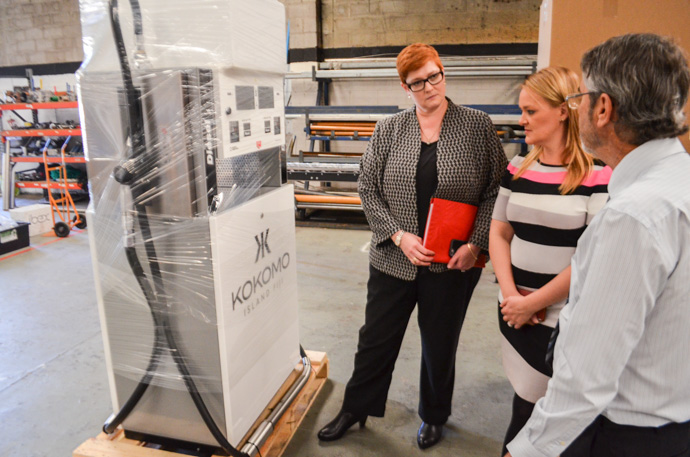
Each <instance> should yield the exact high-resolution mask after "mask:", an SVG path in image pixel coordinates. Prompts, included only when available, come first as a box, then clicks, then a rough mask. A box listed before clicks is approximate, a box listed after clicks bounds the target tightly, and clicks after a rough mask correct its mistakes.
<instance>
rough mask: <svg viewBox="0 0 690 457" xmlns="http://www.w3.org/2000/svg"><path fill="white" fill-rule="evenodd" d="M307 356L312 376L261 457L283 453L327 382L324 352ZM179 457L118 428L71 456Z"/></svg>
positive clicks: (83, 445) (283, 389)
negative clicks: (130, 437) (135, 438)
mask: <svg viewBox="0 0 690 457" xmlns="http://www.w3.org/2000/svg"><path fill="white" fill-rule="evenodd" d="M306 353H307V356H308V357H309V360H310V361H311V366H312V373H311V375H310V377H309V380H308V381H307V383H306V385H305V386H304V387H303V388H302V390H301V392H300V393H299V395H297V397H296V398H295V400H294V401H293V402H292V404H291V405H290V407H289V408H288V410H287V411H285V414H283V416H282V417H281V418H280V420H279V421H278V424H277V425H276V428H275V430H274V431H273V433H271V435H270V436H269V437H268V439H267V441H266V443H264V445H263V446H261V456H262V457H279V456H281V455H282V454H283V451H285V448H286V447H287V445H288V444H289V443H290V440H291V439H292V436H293V435H294V434H295V432H296V431H297V428H298V427H299V426H300V424H301V423H302V420H303V419H304V416H305V415H306V414H307V411H309V408H311V405H312V404H313V403H314V400H315V399H316V397H317V395H318V394H319V392H320V391H321V388H322V387H323V385H324V383H325V382H326V379H328V357H327V356H326V353H325V352H315V351H306ZM300 370H301V365H300ZM298 374H299V371H298V370H297V369H296V370H295V372H294V373H293V375H292V376H290V378H289V379H288V380H287V381H286V382H285V384H284V385H283V387H282V388H281V389H280V390H279V391H278V393H277V394H276V397H275V398H274V401H272V402H271V404H269V408H268V409H267V410H266V411H265V412H264V414H262V416H261V417H260V418H259V419H258V420H257V422H256V424H255V426H256V425H257V424H258V423H260V422H261V421H262V420H263V419H264V418H265V417H266V416H268V414H269V413H270V408H271V407H272V405H274V404H275V400H277V399H279V398H280V396H282V393H283V392H285V391H287V390H288V389H289V388H290V385H291V384H292V381H294V379H295V378H296V377H297V375H298ZM254 428H255V427H252V430H250V431H249V433H247V436H250V435H251V433H253V431H254V430H253V429H254ZM243 441H244V440H243ZM152 446H153V447H152ZM240 448H241V446H240ZM180 455H181V454H178V453H175V452H169V451H163V450H160V449H156V447H155V444H153V443H146V442H142V441H136V440H131V439H129V438H126V437H125V434H124V431H123V430H122V429H121V428H118V430H117V431H115V433H113V434H112V435H107V434H105V433H100V434H99V435H98V436H97V437H95V438H89V439H88V440H86V441H85V442H83V443H82V444H81V445H80V446H79V447H78V448H77V449H75V450H74V452H73V453H72V457H180ZM213 457H216V456H213Z"/></svg>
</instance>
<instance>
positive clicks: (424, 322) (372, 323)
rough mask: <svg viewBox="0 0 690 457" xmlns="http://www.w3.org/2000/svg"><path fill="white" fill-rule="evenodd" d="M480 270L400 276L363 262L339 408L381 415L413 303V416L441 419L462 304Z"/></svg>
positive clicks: (450, 394) (432, 421) (447, 405)
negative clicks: (418, 345)
mask: <svg viewBox="0 0 690 457" xmlns="http://www.w3.org/2000/svg"><path fill="white" fill-rule="evenodd" d="M480 276H481V269H479V268H472V269H471V270H469V271H467V272H465V273H462V272H460V271H457V270H449V271H446V272H444V273H431V272H430V271H429V270H428V268H420V269H419V272H418V274H417V279H415V280H414V281H403V280H401V279H398V278H395V277H393V276H390V275H387V274H385V273H382V272H380V271H378V270H377V269H375V268H373V267H371V266H370V267H369V282H368V285H367V304H366V310H365V321H364V325H363V326H362V328H361V329H360V330H359V342H358V344H357V353H356V355H355V368H354V371H353V373H352V377H351V378H350V381H349V382H348V383H347V387H346V388H345V399H344V400H343V410H344V411H347V412H350V413H353V414H355V415H365V414H366V415H368V416H378V417H383V415H384V412H385V408H386V398H387V396H388V388H389V387H390V383H391V379H392V377H393V369H394V367H395V361H396V360H397V358H398V353H399V352H400V346H401V344H402V340H403V336H404V335H405V329H406V328H407V324H408V322H409V320H410V315H411V314H412V311H413V310H414V307H415V305H418V309H417V316H418V323H419V330H420V334H421V339H422V362H421V373H420V389H419V390H420V393H419V416H420V417H421V418H422V420H423V421H424V422H427V423H429V424H434V425H441V424H444V423H445V422H446V421H447V420H448V416H450V409H451V400H452V397H453V386H454V382H455V355H456V351H457V347H458V340H459V338H460V329H461V328H462V323H463V321H464V320H465V313H466V311H467V305H468V304H469V302H470V298H471V297H472V292H473V291H474V288H475V286H476V285H477V283H478V282H479V277H480Z"/></svg>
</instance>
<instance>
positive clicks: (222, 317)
mask: <svg viewBox="0 0 690 457" xmlns="http://www.w3.org/2000/svg"><path fill="white" fill-rule="evenodd" d="M293 206H294V192H293V189H292V186H283V187H281V188H279V189H276V190H274V191H271V192H269V193H267V194H265V195H262V196H260V197H256V198H254V199H252V200H250V201H249V202H247V203H245V204H243V205H240V206H238V207H235V208H233V209H231V210H228V211H226V212H224V213H222V214H219V215H217V216H212V217H211V218H210V226H211V244H212V252H213V269H214V276H215V284H216V303H217V306H216V309H217V313H218V325H219V329H218V330H219V346H220V357H221V371H222V373H223V379H224V386H223V391H224V393H225V395H224V398H225V411H226V421H227V429H228V436H229V437H230V442H231V443H235V442H237V441H238V440H240V439H241V438H242V436H243V435H244V434H245V433H246V432H247V431H248V430H249V427H250V426H251V425H252V424H253V423H254V421H255V420H256V418H257V417H258V416H259V414H261V412H262V411H263V409H264V408H265V407H266V405H267V404H268V402H269V401H270V399H271V398H272V397H273V396H274V395H275V394H276V392H277V391H278V389H279V388H280V386H281V385H282V384H283V382H284V381H285V380H286V378H287V377H288V376H289V374H290V373H291V372H292V370H293V369H294V367H295V365H296V364H297V363H298V362H299V328H298V320H297V315H298V307H297V305H298V304H297V259H296V258H295V225H294V208H293Z"/></svg>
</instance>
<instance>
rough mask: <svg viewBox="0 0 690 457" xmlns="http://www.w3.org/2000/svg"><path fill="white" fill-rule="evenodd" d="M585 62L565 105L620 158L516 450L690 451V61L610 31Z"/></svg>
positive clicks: (543, 453) (593, 140) (598, 152)
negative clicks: (548, 372)
mask: <svg viewBox="0 0 690 457" xmlns="http://www.w3.org/2000/svg"><path fill="white" fill-rule="evenodd" d="M581 66H582V74H583V82H582V83H581V85H580V93H578V94H571V95H569V96H568V97H567V98H566V103H568V106H569V107H570V108H571V109H577V110H578V115H579V125H580V135H581V139H582V142H583V145H584V146H585V148H586V149H587V150H588V151H590V152H591V153H593V154H594V155H595V156H596V157H597V158H599V159H601V160H603V161H604V162H605V163H606V164H607V165H609V166H610V167H611V168H613V174H612V176H611V181H610V184H609V194H610V200H609V202H608V203H607V204H606V206H605V207H604V208H603V209H602V210H601V211H600V212H599V214H598V215H597V216H596V217H595V218H594V220H593V221H592V223H591V224H590V226H589V228H588V229H587V230H586V231H585V233H584V234H583V235H582V237H581V238H580V241H579V243H578V246H577V251H576V253H575V255H574V257H573V260H572V278H571V286H570V298H569V300H570V303H569V304H568V305H567V306H566V307H565V308H564V309H563V311H562V312H561V315H560V319H559V326H560V334H559V335H558V339H557V340H556V347H555V351H554V367H553V368H554V375H553V378H552V379H551V381H550V382H549V388H548V391H547V393H546V396H545V397H544V398H542V399H541V400H539V402H538V403H537V404H536V406H535V408H534V411H533V413H532V416H531V418H530V420H529V422H528V423H527V424H526V425H525V427H524V428H523V429H522V431H521V432H520V433H519V434H518V435H517V437H516V438H515V439H514V440H513V441H512V442H511V443H510V444H508V446H507V447H508V450H509V453H508V454H507V455H508V456H510V455H512V456H514V457H532V456H534V457H551V456H558V455H560V454H562V453H564V452H565V455H578V456H592V457H600V456H611V457H613V456H616V457H637V456H645V457H671V456H673V457H678V456H690V352H689V350H688V348H690V155H688V153H687V152H686V151H685V150H684V148H683V146H682V144H681V143H680V141H679V140H678V139H677V136H679V135H681V134H684V133H686V132H687V131H688V126H687V125H686V117H685V114H684V113H683V109H684V106H685V104H686V102H687V100H688V90H689V88H690V71H689V70H688V64H687V61H686V59H685V58H684V56H683V53H682V51H681V50H680V48H679V47H678V46H676V45H675V44H673V43H672V42H671V41H670V40H667V39H665V38H662V37H659V36H657V35H652V34H631V35H625V36H620V37H615V38H611V39H610V40H608V41H606V42H605V43H603V44H601V45H599V46H597V47H595V48H593V49H591V50H589V51H587V52H586V53H585V55H584V56H583V58H582V64H581ZM569 446H570V448H569ZM566 449H567V451H566ZM574 450H575V452H574Z"/></svg>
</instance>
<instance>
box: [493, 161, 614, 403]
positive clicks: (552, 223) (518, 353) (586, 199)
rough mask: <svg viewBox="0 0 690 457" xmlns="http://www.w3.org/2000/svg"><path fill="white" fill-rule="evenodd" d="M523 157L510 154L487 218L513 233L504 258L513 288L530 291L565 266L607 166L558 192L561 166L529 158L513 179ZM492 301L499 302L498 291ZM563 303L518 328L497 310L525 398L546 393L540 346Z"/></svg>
mask: <svg viewBox="0 0 690 457" xmlns="http://www.w3.org/2000/svg"><path fill="white" fill-rule="evenodd" d="M523 160H524V157H522V156H516V157H515V158H513V160H511V162H510V164H509V165H508V169H507V170H506V172H505V174H504V176H503V180H502V181H501V188H500V191H499V194H498V198H497V199H496V206H495V207H494V213H493V219H497V220H499V221H503V222H508V223H510V225H511V226H512V228H513V230H514V231H515V236H514V237H513V240H512V241H511V244H510V257H511V265H512V271H513V278H514V280H515V284H516V286H518V287H520V288H522V289H527V290H536V289H538V288H540V287H542V286H544V285H545V284H546V283H548V282H549V281H550V280H551V279H553V278H554V277H555V276H556V275H558V273H560V272H561V271H563V270H564V269H565V268H566V267H568V265H570V259H571V257H572V256H573V254H574V253H575V247H576V246H577V240H578V238H580V235H582V233H583V232H584V231H585V229H586V228H587V225H588V224H589V223H590V221H591V220H592V218H593V217H594V215H595V214H596V213H597V212H598V211H599V210H600V209H601V208H602V207H603V206H604V204H605V203H606V200H607V198H608V193H607V184H608V182H609V179H610V177H611V168H609V167H607V166H600V165H595V167H594V170H593V171H592V173H591V174H590V176H589V177H588V178H587V179H586V180H585V181H584V182H583V183H582V184H581V185H580V186H579V187H578V188H577V189H575V191H574V192H572V193H571V194H568V195H561V194H560V192H559V190H558V186H560V184H561V183H562V182H563V180H564V179H565V176H566V169H565V167H563V166H556V165H544V164H541V163H538V162H535V163H533V164H532V165H531V166H530V168H529V169H528V170H527V171H526V172H525V173H523V174H522V176H520V178H519V179H517V180H513V176H514V175H515V173H517V170H518V169H519V168H520V165H521V164H522V161H523ZM498 300H499V303H500V302H501V301H503V297H502V296H501V293H500V291H499V296H498ZM564 304H565V301H563V302H561V303H556V304H554V305H551V306H549V307H548V308H547V312H546V318H545V320H544V322H542V323H541V324H539V325H534V326H529V325H526V326H523V327H521V328H520V329H519V330H516V329H514V328H510V327H508V326H507V324H506V323H505V322H504V321H503V319H502V315H501V313H500V308H499V313H498V316H499V326H500V329H501V335H502V336H501V349H502V355H503V367H504V369H505V372H506V375H507V376H508V379H509V380H510V383H511V384H512V386H513V389H514V390H515V392H516V393H517V394H518V396H520V397H521V398H523V399H524V400H527V401H529V402H532V403H535V402H536V401H537V400H538V399H539V398H541V397H543V396H544V394H545V393H546V384H547V383H548V381H549V370H548V369H547V367H546V364H545V362H544V357H545V355H546V347H547V344H548V341H549V337H550V336H551V332H552V330H553V327H554V326H555V325H556V322H557V321H558V314H559V313H560V310H561V308H563V305H564Z"/></svg>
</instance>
